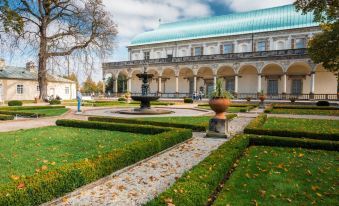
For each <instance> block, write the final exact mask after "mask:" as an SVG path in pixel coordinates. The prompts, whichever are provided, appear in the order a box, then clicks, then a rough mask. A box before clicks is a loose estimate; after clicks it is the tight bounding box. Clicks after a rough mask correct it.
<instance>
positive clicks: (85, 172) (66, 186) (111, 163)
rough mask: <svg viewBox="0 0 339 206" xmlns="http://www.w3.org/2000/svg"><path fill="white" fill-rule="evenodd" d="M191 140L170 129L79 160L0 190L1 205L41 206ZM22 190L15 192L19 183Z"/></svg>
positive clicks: (185, 133)
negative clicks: (125, 145) (140, 140)
mask: <svg viewBox="0 0 339 206" xmlns="http://www.w3.org/2000/svg"><path fill="white" fill-rule="evenodd" d="M191 137H192V132H191V131H190V130H184V129H171V130H168V131H166V132H164V133H161V134H157V135H154V136H151V138H150V139H149V140H148V141H144V142H136V143H133V144H131V145H129V146H127V147H125V148H121V149H115V150H114V151H110V152H108V153H106V154H104V155H100V156H97V157H93V158H90V159H85V160H80V161H78V162H75V163H70V164H66V165H64V166H60V167H58V168H55V169H52V170H49V171H48V170H47V171H45V172H40V173H38V174H35V175H34V176H31V177H26V178H25V179H23V180H20V182H18V181H16V182H11V183H8V184H6V185H3V186H1V187H0V205H18V206H24V205H40V204H42V203H44V202H47V201H50V200H51V199H53V198H55V197H60V196H62V195H64V194H65V193H67V192H71V191H73V190H74V189H76V188H78V187H81V186H83V185H86V184H88V183H90V182H93V181H95V180H97V179H100V178H102V177H105V176H107V175H109V174H111V173H113V172H115V171H117V170H119V169H122V168H124V167H126V166H128V165H131V164H134V163H136V162H138V161H140V160H143V159H145V158H147V157H150V156H152V155H155V154H157V153H158V152H161V151H163V150H165V149H167V148H169V147H171V146H174V145H176V144H178V143H180V142H183V141H185V140H187V139H189V138H191ZM19 183H22V184H24V188H22V189H18V184H19Z"/></svg>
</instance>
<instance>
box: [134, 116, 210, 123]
mask: <svg viewBox="0 0 339 206" xmlns="http://www.w3.org/2000/svg"><path fill="white" fill-rule="evenodd" d="M138 119H140V120H149V121H157V122H169V123H182V124H204V123H206V124H208V122H209V120H210V119H211V116H197V117H145V118H138Z"/></svg>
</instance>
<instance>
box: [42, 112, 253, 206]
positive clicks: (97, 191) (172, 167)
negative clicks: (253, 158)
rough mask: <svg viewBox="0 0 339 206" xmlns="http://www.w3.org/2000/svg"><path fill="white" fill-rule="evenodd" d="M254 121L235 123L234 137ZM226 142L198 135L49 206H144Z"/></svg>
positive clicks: (237, 121)
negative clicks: (143, 205)
mask: <svg viewBox="0 0 339 206" xmlns="http://www.w3.org/2000/svg"><path fill="white" fill-rule="evenodd" d="M251 119H252V118H247V117H240V118H236V119H234V120H233V121H231V123H230V131H231V132H232V134H235V133H241V132H242V131H243V129H244V127H245V126H246V125H247V124H248V123H249V122H250V121H251ZM225 141H226V140H225V139H212V138H204V134H203V133H194V135H193V138H192V139H190V140H189V141H187V142H185V143H183V144H180V145H177V146H175V147H174V148H172V149H169V150H167V151H165V152H163V153H160V154H158V155H156V156H153V157H151V158H150V159H147V160H144V161H141V162H139V163H137V164H136V165H133V166H131V167H128V168H125V169H123V170H120V171H118V172H116V173H113V174H112V175H110V176H108V177H105V178H103V179H100V180H98V181H97V182H94V183H92V184H89V185H87V186H84V187H82V188H79V189H78V190H76V191H74V192H72V193H70V194H68V195H66V196H64V197H62V198H59V199H57V200H54V201H52V202H49V203H46V204H45V205H123V206H129V205H131V206H132V205H142V204H144V203H146V202H147V201H148V200H150V199H153V198H154V197H155V196H156V195H157V194H159V193H161V192H162V191H164V190H165V189H167V188H168V187H169V186H170V185H172V184H173V183H174V182H175V180H176V179H178V178H179V177H180V176H181V175H182V174H183V173H184V172H186V171H187V170H189V169H191V168H192V167H193V166H194V165H196V164H198V163H199V162H200V161H202V160H203V159H204V158H206V157H207V156H208V155H209V154H210V153H211V152H212V151H213V150H215V149H216V148H218V147H219V146H220V145H221V144H223V143H224V142H225Z"/></svg>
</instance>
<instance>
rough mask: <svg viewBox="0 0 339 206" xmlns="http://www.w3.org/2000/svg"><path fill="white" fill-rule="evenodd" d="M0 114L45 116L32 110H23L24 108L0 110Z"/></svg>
mask: <svg viewBox="0 0 339 206" xmlns="http://www.w3.org/2000/svg"><path fill="white" fill-rule="evenodd" d="M0 114H5V115H12V116H15V115H19V116H22V117H37V116H39V117H43V116H46V115H45V114H36V113H34V112H25V110H13V111H12V110H0Z"/></svg>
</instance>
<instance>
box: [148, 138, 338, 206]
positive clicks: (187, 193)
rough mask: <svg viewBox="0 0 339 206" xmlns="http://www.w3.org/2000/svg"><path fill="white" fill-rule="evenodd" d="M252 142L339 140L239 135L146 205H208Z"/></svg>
mask: <svg viewBox="0 0 339 206" xmlns="http://www.w3.org/2000/svg"><path fill="white" fill-rule="evenodd" d="M252 145H264V146H278V147H301V148H307V149H322V150H334V151H338V150H339V143H338V142H335V141H326V140H325V141H324V140H314V139H296V138H286V137H272V136H257V135H239V136H236V137H234V138H233V139H231V140H230V141H229V142H226V143H224V144H223V145H221V146H220V147H219V148H218V149H217V150H215V151H214V152H212V153H211V154H210V155H209V156H208V157H207V158H206V159H205V160H203V161H202V162H201V163H199V164H198V165H196V166H195V167H193V168H192V169H191V170H190V171H188V172H186V173H185V174H184V175H183V176H182V177H181V178H179V179H178V180H177V181H176V182H175V183H174V185H172V187H170V188H169V189H167V190H166V191H165V192H163V193H161V194H160V195H159V196H158V197H156V198H155V199H153V200H151V201H149V202H148V203H147V204H146V206H160V205H163V206H167V205H185V206H205V205H211V204H212V203H211V202H210V201H212V200H213V199H212V196H213V195H215V194H216V193H215V192H216V191H217V190H216V189H217V187H218V185H219V184H220V183H221V182H222V180H223V179H224V178H225V174H227V173H229V172H230V170H231V169H232V167H233V166H234V163H235V162H236V160H237V159H238V158H239V157H240V156H241V155H242V154H243V152H244V151H245V149H246V148H247V147H249V146H252Z"/></svg>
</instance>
